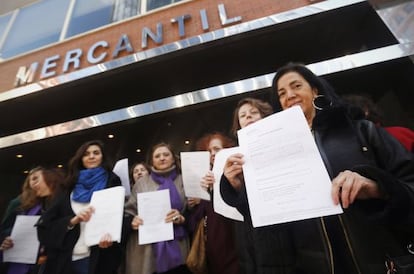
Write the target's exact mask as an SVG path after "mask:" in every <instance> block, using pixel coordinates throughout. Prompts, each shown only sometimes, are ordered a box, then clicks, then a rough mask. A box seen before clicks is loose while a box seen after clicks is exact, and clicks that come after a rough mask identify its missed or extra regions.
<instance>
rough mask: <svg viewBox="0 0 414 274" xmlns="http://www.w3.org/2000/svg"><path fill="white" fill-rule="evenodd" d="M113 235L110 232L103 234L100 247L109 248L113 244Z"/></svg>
mask: <svg viewBox="0 0 414 274" xmlns="http://www.w3.org/2000/svg"><path fill="white" fill-rule="evenodd" d="M112 244H113V242H112V237H111V235H110V234H109V233H106V234H105V235H103V236H102V238H101V240H100V241H99V247H100V248H108V247H110V246H112Z"/></svg>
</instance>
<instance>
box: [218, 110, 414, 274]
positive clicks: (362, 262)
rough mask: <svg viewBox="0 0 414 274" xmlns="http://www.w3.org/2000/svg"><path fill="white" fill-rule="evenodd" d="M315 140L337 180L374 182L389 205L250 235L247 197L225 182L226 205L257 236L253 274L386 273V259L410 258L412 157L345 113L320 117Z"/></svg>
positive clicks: (358, 207) (373, 203)
mask: <svg viewBox="0 0 414 274" xmlns="http://www.w3.org/2000/svg"><path fill="white" fill-rule="evenodd" d="M313 132H314V136H315V141H316V144H317V146H318V149H319V151H320V154H321V156H322V159H323V161H324V163H325V166H326V168H327V170H328V172H329V174H330V177H331V178H332V179H333V178H335V177H336V176H337V175H338V174H339V173H340V172H341V171H344V170H351V171H355V172H358V173H359V174H361V175H363V176H365V177H368V178H370V179H373V180H374V181H376V182H377V183H378V185H379V188H380V189H381V190H382V191H383V192H384V193H385V194H386V196H387V199H386V200H379V199H378V200H376V199H370V200H357V201H355V202H354V203H353V204H352V205H351V206H350V207H349V208H348V209H345V210H344V214H341V215H337V216H331V217H324V218H314V219H309V220H303V221H297V222H291V223H287V224H282V225H273V226H268V227H262V228H255V229H253V228H252V226H251V221H250V219H251V217H250V213H249V208H248V203H247V196H246V193H245V189H242V190H241V191H240V192H236V191H235V190H234V189H233V188H232V187H231V185H230V184H229V183H228V181H227V180H226V178H225V177H224V176H223V177H222V179H221V193H222V195H223V198H224V200H225V201H226V202H227V203H228V204H229V205H232V206H235V207H237V208H238V209H239V210H240V211H241V212H242V213H243V215H244V216H245V220H247V221H245V223H244V225H245V226H247V227H248V228H247V229H250V230H251V231H252V234H253V237H252V239H253V246H254V251H255V255H256V256H255V258H254V259H255V264H256V265H255V266H254V269H255V270H254V271H253V272H250V273H260V274H262V273H269V274H270V273H318V274H321V273H344V274H345V273H347V274H349V273H363V274H367V273H386V271H385V268H384V261H385V258H386V257H387V256H391V257H394V256H399V255H403V254H406V253H407V252H406V249H405V246H406V243H407V241H408V238H409V237H411V236H410V235H408V236H407V237H405V235H404V234H403V233H402V232H401V231H403V230H404V231H409V230H410V229H411V231H412V232H413V233H412V234H413V235H414V229H412V225H413V224H414V220H413V216H414V214H413V213H414V162H413V154H411V153H409V152H407V151H406V150H405V149H404V148H403V147H402V146H401V144H400V143H398V141H396V140H395V139H394V138H392V137H391V136H390V135H388V133H386V132H385V131H384V130H383V129H381V128H378V127H376V126H375V125H373V124H372V123H371V122H369V121H366V120H351V119H350V118H349V117H348V116H347V115H346V111H345V110H343V109H341V108H338V109H332V110H330V111H328V112H326V113H324V115H320V116H319V117H318V116H317V118H315V120H314V123H313ZM396 231H397V232H396ZM412 260H413V262H414V256H413V258H412ZM247 263H248V262H247ZM250 268H251V266H250Z"/></svg>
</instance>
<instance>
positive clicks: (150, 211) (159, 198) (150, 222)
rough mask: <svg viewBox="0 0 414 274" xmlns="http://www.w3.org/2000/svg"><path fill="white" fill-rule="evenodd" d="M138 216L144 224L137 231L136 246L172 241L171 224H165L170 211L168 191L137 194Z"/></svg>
mask: <svg viewBox="0 0 414 274" xmlns="http://www.w3.org/2000/svg"><path fill="white" fill-rule="evenodd" d="M137 204H138V205H137V206H138V207H137V208H138V215H139V217H140V218H141V219H142V221H143V222H144V224H142V225H140V226H139V229H138V244H139V245H144V244H150V243H156V242H163V241H169V240H173V239H174V230H173V223H172V222H169V223H166V222H165V218H166V217H167V214H168V212H169V211H170V210H171V201H170V191H169V190H168V189H163V190H158V191H150V192H143V193H137Z"/></svg>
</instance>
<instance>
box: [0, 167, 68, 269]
mask: <svg viewBox="0 0 414 274" xmlns="http://www.w3.org/2000/svg"><path fill="white" fill-rule="evenodd" d="M62 179H63V174H62V173H61V172H60V171H58V170H57V169H45V168H43V167H36V168H34V169H32V170H31V171H30V172H29V174H28V176H27V177H26V180H25V181H24V183H23V187H22V193H21V194H20V195H19V196H18V197H16V198H15V199H13V200H12V201H11V202H10V204H9V208H8V210H7V213H6V215H5V217H4V218H3V221H2V223H1V228H0V231H1V236H0V242H1V246H0V250H1V251H3V250H7V249H10V248H13V240H14V239H13V238H12V237H10V234H11V231H12V229H13V226H14V223H15V221H16V217H17V216H18V215H25V216H36V215H40V214H41V212H42V210H45V209H46V208H47V207H48V205H49V204H50V203H51V201H52V200H53V198H54V197H55V194H56V193H57V192H58V191H59V190H60V189H61V188H60V184H61V183H62ZM38 258H39V260H38V262H39V263H41V262H42V261H43V258H44V254H43V248H40V249H39V254H38ZM4 266H5V269H3V268H2V270H1V271H0V272H1V273H7V274H28V273H34V272H35V271H37V269H38V268H39V267H40V265H35V264H23V263H11V262H10V263H4ZM2 271H4V272H2ZM36 273H37V272H36Z"/></svg>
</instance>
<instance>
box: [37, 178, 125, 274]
mask: <svg viewBox="0 0 414 274" xmlns="http://www.w3.org/2000/svg"><path fill="white" fill-rule="evenodd" d="M120 185H121V180H120V178H119V177H118V176H117V175H116V174H115V173H113V172H110V173H109V177H108V182H107V184H106V188H110V187H115V186H120ZM74 216H75V213H74V212H73V210H72V207H71V202H70V192H62V193H61V194H60V195H59V196H58V197H56V199H55V203H54V204H53V205H52V206H51V207H50V208H49V209H48V210H47V211H46V212H44V213H43V214H42V216H41V219H40V220H39V222H38V224H37V233H38V238H39V241H40V243H41V244H42V245H43V246H45V248H46V252H47V262H46V268H45V271H44V274H72V269H71V263H72V251H73V248H74V246H75V244H76V242H77V240H78V238H79V235H80V225H79V224H78V225H75V226H74V227H73V229H68V224H69V221H70V219H71V218H72V217H74ZM121 258H122V250H121V246H120V245H119V244H117V243H114V244H113V245H112V246H111V247H109V248H99V247H98V246H92V247H91V254H90V257H89V259H90V265H89V274H113V273H116V270H117V268H118V266H119V265H120V262H121Z"/></svg>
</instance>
